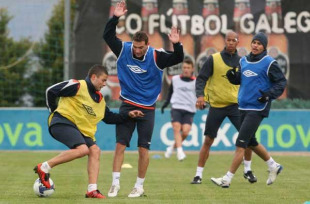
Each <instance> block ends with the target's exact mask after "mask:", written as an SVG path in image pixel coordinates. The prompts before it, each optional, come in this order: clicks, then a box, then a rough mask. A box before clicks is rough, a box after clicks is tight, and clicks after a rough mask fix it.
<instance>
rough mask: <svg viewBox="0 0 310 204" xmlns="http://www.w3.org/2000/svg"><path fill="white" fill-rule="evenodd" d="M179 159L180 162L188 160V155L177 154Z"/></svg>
mask: <svg viewBox="0 0 310 204" xmlns="http://www.w3.org/2000/svg"><path fill="white" fill-rule="evenodd" d="M177 158H178V160H179V161H183V160H184V159H185V158H186V155H185V153H184V152H178V153H177Z"/></svg>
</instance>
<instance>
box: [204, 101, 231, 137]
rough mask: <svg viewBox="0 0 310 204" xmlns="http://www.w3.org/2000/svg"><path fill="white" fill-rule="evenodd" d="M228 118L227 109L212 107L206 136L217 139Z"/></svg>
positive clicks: (206, 127)
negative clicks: (218, 132) (223, 123)
mask: <svg viewBox="0 0 310 204" xmlns="http://www.w3.org/2000/svg"><path fill="white" fill-rule="evenodd" d="M226 116H227V112H226V110H225V109H223V108H213V107H210V108H209V113H208V116H207V121H206V125H205V132H204V135H208V136H209V137H211V138H215V137H216V136H217V131H218V129H219V128H220V126H221V124H222V122H223V121H224V119H225V117H226Z"/></svg>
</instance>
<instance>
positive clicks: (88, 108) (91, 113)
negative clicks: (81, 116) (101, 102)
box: [83, 104, 96, 116]
mask: <svg viewBox="0 0 310 204" xmlns="http://www.w3.org/2000/svg"><path fill="white" fill-rule="evenodd" d="M83 106H84V108H85V110H86V111H87V113H88V114H89V115H93V116H96V113H95V112H94V111H93V108H92V107H90V106H88V105H85V104H83Z"/></svg>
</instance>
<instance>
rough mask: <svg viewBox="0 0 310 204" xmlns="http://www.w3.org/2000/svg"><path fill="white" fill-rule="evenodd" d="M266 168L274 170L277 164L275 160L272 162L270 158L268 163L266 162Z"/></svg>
mask: <svg viewBox="0 0 310 204" xmlns="http://www.w3.org/2000/svg"><path fill="white" fill-rule="evenodd" d="M266 163H267V165H268V168H269V169H274V168H276V167H277V162H275V160H273V158H272V157H270V159H269V160H268V161H266Z"/></svg>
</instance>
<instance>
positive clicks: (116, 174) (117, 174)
mask: <svg viewBox="0 0 310 204" xmlns="http://www.w3.org/2000/svg"><path fill="white" fill-rule="evenodd" d="M120 177H121V172H112V179H113V181H112V185H119V179H120Z"/></svg>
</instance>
